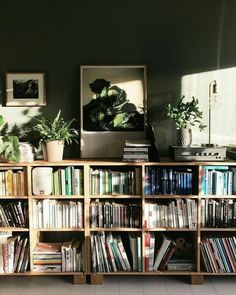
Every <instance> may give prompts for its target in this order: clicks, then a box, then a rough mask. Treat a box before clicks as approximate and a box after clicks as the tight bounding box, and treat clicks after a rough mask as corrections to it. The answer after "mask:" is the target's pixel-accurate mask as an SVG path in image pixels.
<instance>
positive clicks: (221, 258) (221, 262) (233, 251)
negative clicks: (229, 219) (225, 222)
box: [200, 236, 236, 273]
mask: <svg viewBox="0 0 236 295" xmlns="http://www.w3.org/2000/svg"><path fill="white" fill-rule="evenodd" d="M200 249H201V255H202V259H203V263H204V266H205V268H206V271H207V272H212V273H232V272H236V237H235V236H231V237H207V236H206V237H203V238H202V241H201V245H200Z"/></svg>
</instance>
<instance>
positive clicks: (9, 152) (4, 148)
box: [0, 115, 20, 162]
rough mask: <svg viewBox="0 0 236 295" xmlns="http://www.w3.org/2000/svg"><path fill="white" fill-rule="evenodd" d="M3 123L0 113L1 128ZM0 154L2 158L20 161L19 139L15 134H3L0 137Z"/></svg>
mask: <svg viewBox="0 0 236 295" xmlns="http://www.w3.org/2000/svg"><path fill="white" fill-rule="evenodd" d="M4 125H5V120H4V118H3V116H2V115H0V127H1V128H2V127H3V126H4ZM0 155H1V158H2V159H3V160H7V161H13V162H19V161H20V149H19V139H18V137H17V136H15V135H8V134H5V135H3V136H1V137H0Z"/></svg>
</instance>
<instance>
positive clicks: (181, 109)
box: [167, 96, 207, 131]
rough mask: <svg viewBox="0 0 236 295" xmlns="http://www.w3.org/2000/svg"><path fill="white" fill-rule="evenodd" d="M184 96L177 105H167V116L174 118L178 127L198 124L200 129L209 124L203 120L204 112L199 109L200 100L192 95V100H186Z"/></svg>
mask: <svg viewBox="0 0 236 295" xmlns="http://www.w3.org/2000/svg"><path fill="white" fill-rule="evenodd" d="M183 100H184V96H183V97H182V98H181V99H180V100H179V102H178V104H177V106H173V105H171V104H168V105H167V116H168V117H170V118H171V119H173V120H174V122H175V124H176V126H177V129H184V128H190V127H191V126H195V125H196V124H198V127H199V129H200V131H203V130H204V129H205V128H206V127H207V126H206V125H205V124H204V123H203V122H202V116H203V112H202V111H200V110H199V101H198V99H197V98H194V97H192V100H191V101H188V102H184V101H183Z"/></svg>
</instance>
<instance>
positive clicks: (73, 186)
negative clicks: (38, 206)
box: [32, 166, 83, 196]
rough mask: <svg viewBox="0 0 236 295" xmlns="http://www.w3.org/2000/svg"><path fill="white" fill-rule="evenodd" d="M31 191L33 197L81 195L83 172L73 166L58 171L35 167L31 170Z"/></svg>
mask: <svg viewBox="0 0 236 295" xmlns="http://www.w3.org/2000/svg"><path fill="white" fill-rule="evenodd" d="M32 174H33V177H32V191H33V194H34V195H40V194H42V195H50V194H53V195H62V196H71V195H82V194H83V170H82V169H80V168H77V167H74V166H68V167H65V168H60V169H56V170H55V169H54V170H53V169H52V168H50V167H36V168H34V169H33V172H32Z"/></svg>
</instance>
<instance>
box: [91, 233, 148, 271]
mask: <svg viewBox="0 0 236 295" xmlns="http://www.w3.org/2000/svg"><path fill="white" fill-rule="evenodd" d="M125 240H126V239H125ZM125 240H123V239H122V238H121V235H119V234H113V233H111V232H109V233H106V235H105V233H104V232H94V233H93V234H92V235H91V240H90V241H91V251H92V271H93V272H117V271H142V263H141V237H138V236H137V235H136V236H135V237H134V236H131V235H129V241H130V245H129V246H126V245H124V241H125Z"/></svg>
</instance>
